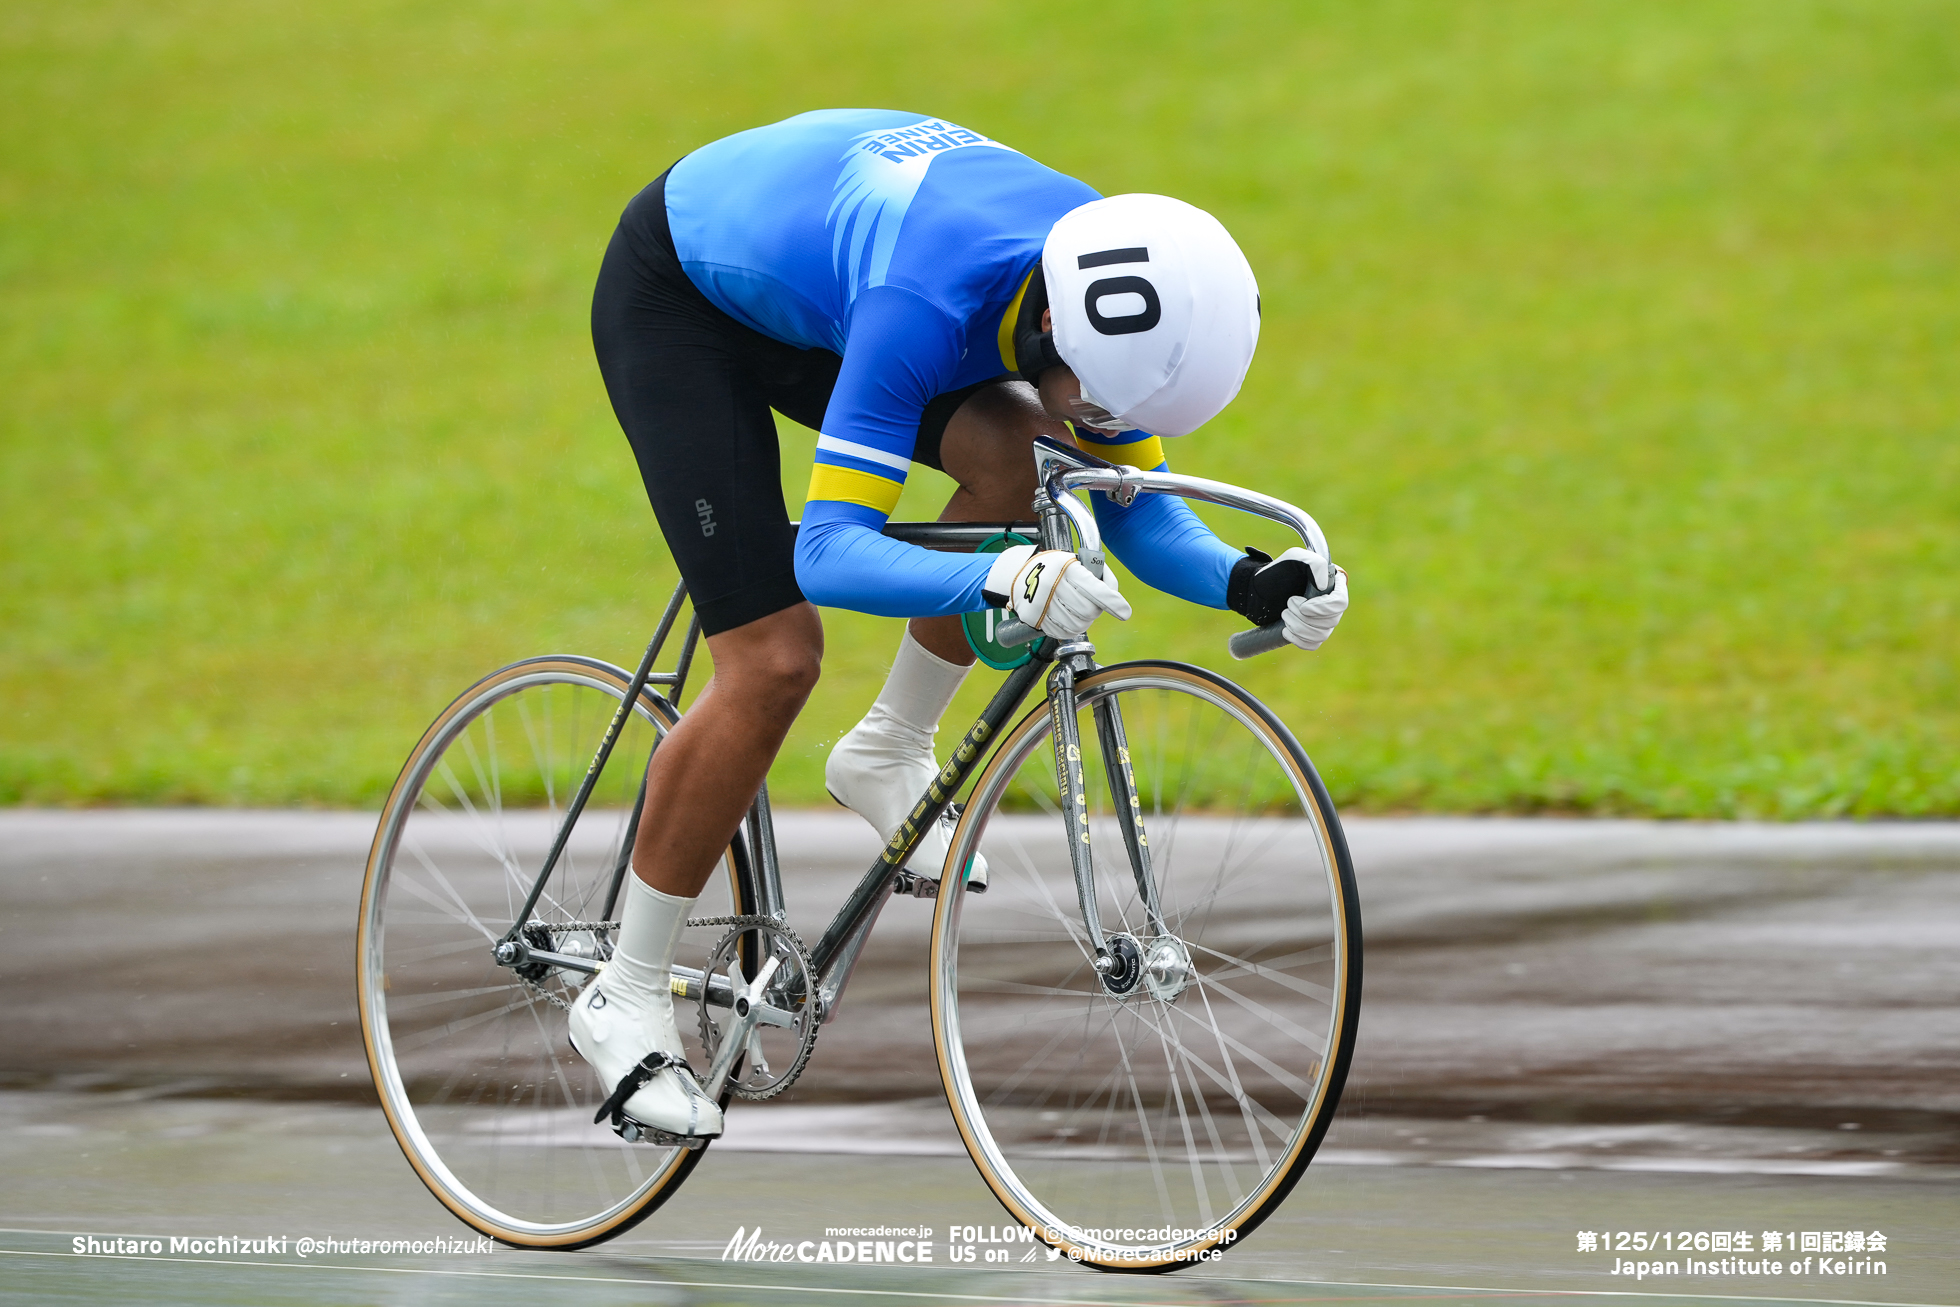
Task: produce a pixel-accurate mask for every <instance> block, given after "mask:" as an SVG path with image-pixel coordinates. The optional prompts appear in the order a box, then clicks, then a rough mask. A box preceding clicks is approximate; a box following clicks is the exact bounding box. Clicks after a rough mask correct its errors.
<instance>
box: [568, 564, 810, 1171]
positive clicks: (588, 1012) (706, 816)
mask: <svg viewBox="0 0 1960 1307" xmlns="http://www.w3.org/2000/svg"><path fill="white" fill-rule="evenodd" d="M708 648H709V651H710V652H711V653H713V655H714V660H715V674H714V678H713V679H712V680H710V681H709V682H708V685H707V687H706V688H705V689H704V690H703V691H702V693H701V697H700V699H699V700H698V701H697V702H696V703H695V704H694V706H693V707H692V708H689V709H688V710H687V712H686V713H685V714H684V715H683V716H682V717H681V720H680V722H679V724H678V725H676V726H675V727H674V729H673V730H672V731H670V732H669V733H668V735H667V738H666V739H665V740H663V741H662V742H661V745H660V747H659V748H658V749H656V750H655V751H654V755H653V759H652V762H651V764H650V765H649V766H648V768H647V797H646V807H645V810H644V815H643V816H642V817H641V819H640V828H639V833H638V835H637V837H636V838H635V840H634V843H633V872H634V875H633V878H632V881H631V882H630V883H629V884H628V886H627V888H626V894H625V896H624V901H623V904H622V907H621V911H620V926H619V938H618V939H617V940H616V941H615V943H614V947H613V956H612V960H611V962H610V963H608V965H607V967H606V970H605V972H604V973H603V975H602V977H601V979H600V980H599V982H598V983H596V984H593V985H589V986H587V987H586V992H585V993H583V994H581V995H580V996H579V1002H578V1003H577V1005H576V1006H575V1008H574V1012H573V1017H574V1021H573V1024H572V1033H573V1039H574V1044H575V1046H576V1047H577V1048H578V1050H579V1052H580V1054H581V1055H583V1056H584V1057H585V1058H586V1059H587V1060H588V1061H590V1062H592V1063H593V1064H594V1065H595V1066H597V1067H598V1068H599V1069H600V1072H601V1075H602V1076H605V1077H608V1078H610V1079H611V1080H613V1081H614V1083H617V1082H618V1080H619V1078H620V1077H622V1076H624V1075H625V1074H626V1073H627V1072H628V1071H629V1070H631V1069H632V1067H633V1066H634V1064H635V1063H637V1062H638V1061H639V1060H640V1058H641V1057H642V1056H644V1055H645V1053H646V1052H647V1043H648V1041H649V1037H650V1038H651V1042H652V1045H653V1047H654V1049H656V1050H658V1051H660V1052H663V1053H668V1054H671V1055H673V1056H676V1057H678V1056H680V1054H681V1052H682V1045H681V1038H680V1030H679V1027H678V1025H677V1023H676V1022H675V1020H674V1000H673V995H672V992H671V991H670V990H669V988H668V976H669V971H670V968H672V966H673V963H674V950H675V948H676V946H677V945H678V944H679V942H680V936H681V931H682V929H683V928H684V927H685V926H686V924H687V917H688V913H689V911H690V909H692V908H693V906H694V900H695V898H696V896H697V895H699V894H700V893H701V890H702V887H703V886H705V885H706V884H707V882H708V878H709V876H711V875H712V874H713V872H714V868H715V865H716V864H717V863H718V862H719V861H720V859H721V856H722V854H723V853H725V852H726V851H727V849H728V844H729V841H730V840H732V839H733V838H734V837H735V833H736V831H737V829H738V828H739V827H740V826H741V823H742V817H743V814H744V813H746V812H747V811H748V807H749V804H750V803H752V802H753V801H754V799H755V793H756V791H757V790H758V789H760V788H761V786H762V781H763V777H764V776H765V775H767V773H768V771H769V764H770V762H771V760H773V759H774V758H775V756H776V750H777V749H778V748H780V747H781V746H782V742H783V737H784V735H786V734H787V733H788V732H789V728H790V724H791V723H792V722H794V721H795V720H796V714H797V713H798V712H799V711H801V710H802V707H803V703H804V700H806V699H808V698H809V697H810V691H811V689H812V688H813V687H814V686H815V685H816V683H817V674H818V670H819V667H820V666H821V664H822V661H823V626H822V624H821V622H820V621H819V620H818V617H817V610H816V609H815V608H814V607H812V606H811V605H810V604H807V603H802V604H797V605H795V606H794V607H791V608H787V609H784V610H782V611H780V612H777V613H772V614H770V615H769V616H767V617H763V618H759V619H758V620H756V621H753V622H749V623H747V624H745V625H742V626H738V627H735V628H733V629H732V630H728V631H723V632H722V633H721V634H719V635H712V636H709V637H708ZM625 1111H626V1115H628V1116H630V1117H632V1118H633V1119H634V1120H636V1121H639V1122H641V1123H642V1124H645V1125H652V1126H657V1127H658V1128H660V1129H663V1130H669V1131H672V1132H673V1133H675V1134H687V1135H699V1136H713V1135H717V1134H720V1133H721V1128H722V1120H721V1112H720V1110H719V1109H718V1108H717V1107H716V1106H715V1105H714V1104H713V1103H712V1102H709V1101H708V1100H707V1099H706V1098H704V1097H703V1096H701V1095H700V1094H698V1093H693V1092H690V1090H689V1086H688V1085H687V1084H686V1083H684V1082H683V1081H682V1080H681V1079H680V1078H678V1077H676V1076H672V1075H662V1076H660V1077H658V1078H656V1079H654V1080H653V1081H652V1082H651V1083H649V1084H647V1085H646V1086H645V1087H644V1088H641V1089H640V1090H638V1091H637V1092H636V1093H635V1094H634V1095H633V1096H632V1097H631V1098H630V1099H629V1100H627V1102H626V1104H625Z"/></svg>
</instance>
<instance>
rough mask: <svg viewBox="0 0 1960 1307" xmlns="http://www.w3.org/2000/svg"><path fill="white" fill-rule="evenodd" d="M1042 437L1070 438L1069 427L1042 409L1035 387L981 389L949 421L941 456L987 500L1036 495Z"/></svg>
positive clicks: (969, 488) (948, 468)
mask: <svg viewBox="0 0 1960 1307" xmlns="http://www.w3.org/2000/svg"><path fill="white" fill-rule="evenodd" d="M1036 436H1056V437H1059V438H1062V439H1066V438H1067V436H1068V428H1067V427H1066V426H1064V425H1063V424H1062V423H1060V422H1057V421H1056V420H1055V419H1053V418H1051V417H1049V416H1048V415H1047V414H1046V413H1045V412H1043V411H1042V408H1041V402H1040V400H1039V399H1038V398H1036V396H1035V393H1034V388H1033V387H1032V386H1028V385H1025V384H1021V383H1011V384H1008V385H1001V386H988V387H986V388H985V389H984V390H980V391H976V392H975V393H974V394H973V395H972V397H970V398H969V399H968V400H967V402H966V403H965V404H963V405H961V407H960V411H959V412H958V413H956V414H954V416H953V420H952V421H951V422H949V423H948V424H947V426H946V436H945V439H944V440H943V441H942V443H941V445H940V456H941V460H942V461H943V462H944V464H945V467H946V472H947V475H949V476H951V477H952V478H953V479H954V480H955V481H958V482H959V483H960V487H961V488H962V489H963V490H965V491H966V492H967V493H969V494H971V495H975V496H977V497H979V498H982V499H992V498H996V497H1000V496H1012V497H1014V498H1016V499H1023V498H1029V497H1032V496H1033V494H1034V484H1035V475H1034V457H1033V454H1032V452H1031V451H1030V446H1031V445H1032V444H1033V443H1034V438H1035V437H1036Z"/></svg>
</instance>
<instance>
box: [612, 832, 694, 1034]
mask: <svg viewBox="0 0 1960 1307" xmlns="http://www.w3.org/2000/svg"><path fill="white" fill-rule="evenodd" d="M693 907H694V900H693V899H691V898H688V899H684V898H678V897H676V896H675V895H672V894H663V893H661V892H660V891H659V890H657V889H655V888H654V887H653V886H651V885H649V884H647V883H646V882H645V881H643V880H641V879H640V877H639V875H638V874H637V873H635V872H633V871H631V870H629V871H628V872H627V875H626V906H625V907H624V908H623V909H621V911H620V915H619V939H618V941H617V942H616V943H615V944H614V945H613V955H612V961H611V962H609V963H607V964H606V970H605V981H606V984H605V988H606V992H607V993H608V994H610V995H612V996H613V997H614V998H617V999H619V1000H621V1001H624V1002H631V1003H634V1004H636V1005H637V1006H640V1007H643V1008H645V1009H646V1011H647V1015H648V1017H649V1019H650V1020H651V1021H652V1022H653V1024H654V1026H655V1030H654V1036H655V1038H656V1039H657V1040H659V1041H660V1042H661V1047H662V1048H664V1049H666V1050H667V1051H668V1052H670V1053H678V1052H679V1051H680V1050H681V1037H680V1030H679V1027H677V1026H676V1025H675V1024H674V995H673V990H672V989H671V988H669V982H670V980H671V978H672V971H671V970H670V969H671V968H672V967H673V965H674V950H675V949H676V948H678V947H679V946H680V941H681V932H682V931H683V930H685V929H686V928H687V914H688V912H689V910H690V909H692V908H693Z"/></svg>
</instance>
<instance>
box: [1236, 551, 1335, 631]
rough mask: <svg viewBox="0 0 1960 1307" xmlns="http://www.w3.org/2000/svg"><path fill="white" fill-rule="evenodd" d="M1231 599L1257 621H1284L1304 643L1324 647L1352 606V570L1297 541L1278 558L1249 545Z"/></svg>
mask: <svg viewBox="0 0 1960 1307" xmlns="http://www.w3.org/2000/svg"><path fill="white" fill-rule="evenodd" d="M1320 591H1326V593H1324V594H1322V593H1319V592H1320ZM1226 603H1227V606H1229V607H1230V608H1231V609H1232V610H1233V611H1234V612H1237V613H1240V614H1242V615H1243V616H1245V617H1247V618H1249V619H1250V620H1251V621H1252V623H1253V624H1254V625H1255V626H1267V625H1270V624H1271V623H1273V622H1275V621H1277V622H1279V623H1280V624H1281V629H1282V630H1284V631H1285V633H1286V638H1287V641H1288V642H1289V643H1291V644H1293V645H1295V646H1297V647H1298V648H1301V649H1318V648H1320V646H1321V645H1322V644H1324V643H1325V642H1326V640H1327V637H1328V636H1330V635H1332V634H1333V633H1334V628H1335V627H1336V626H1338V625H1339V624H1340V621H1341V614H1343V613H1345V612H1346V611H1347V605H1348V593H1347V573H1346V572H1344V571H1342V570H1341V569H1340V568H1338V567H1336V566H1334V565H1333V564H1332V563H1330V562H1328V561H1327V559H1326V558H1324V557H1323V556H1321V555H1320V554H1318V553H1315V552H1314V551H1313V550H1311V549H1302V548H1300V547H1298V546H1297V545H1296V546H1295V547H1294V548H1292V549H1289V550H1287V551H1286V552H1285V553H1283V554H1281V555H1280V556H1279V557H1278V558H1267V557H1266V556H1265V555H1264V554H1261V553H1258V552H1257V551H1254V550H1247V551H1246V557H1245V558H1243V559H1240V560H1239V563H1238V566H1237V567H1235V568H1234V569H1233V571H1232V578H1231V582H1230V585H1229V586H1228V588H1227V599H1226Z"/></svg>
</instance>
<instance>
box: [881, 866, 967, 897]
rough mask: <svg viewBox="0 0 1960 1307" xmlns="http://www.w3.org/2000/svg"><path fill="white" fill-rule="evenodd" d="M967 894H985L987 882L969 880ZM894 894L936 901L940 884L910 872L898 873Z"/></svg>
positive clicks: (893, 888)
mask: <svg viewBox="0 0 1960 1307" xmlns="http://www.w3.org/2000/svg"><path fill="white" fill-rule="evenodd" d="M966 892H967V893H969V894H985V893H986V892H987V882H986V881H984V880H969V881H967V882H966ZM892 893H894V894H910V895H911V896H912V897H913V898H915V899H936V898H938V897H939V882H938V881H936V880H934V879H932V878H931V877H929V876H914V875H913V874H912V873H911V872H909V871H901V872H899V873H898V878H897V879H896V880H894V881H892Z"/></svg>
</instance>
